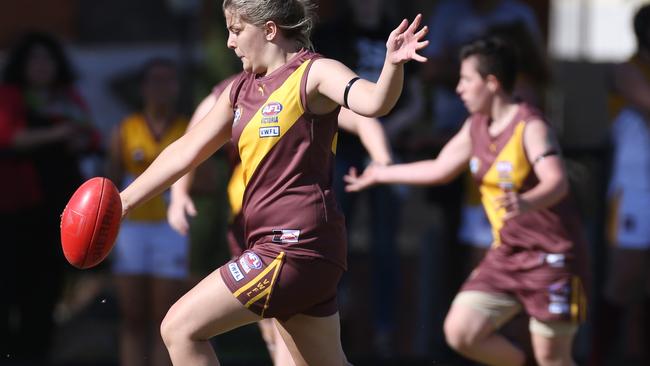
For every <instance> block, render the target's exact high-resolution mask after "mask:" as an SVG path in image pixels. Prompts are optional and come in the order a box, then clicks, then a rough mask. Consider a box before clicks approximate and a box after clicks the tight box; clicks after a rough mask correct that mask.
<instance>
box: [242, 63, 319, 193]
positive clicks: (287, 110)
mask: <svg viewBox="0 0 650 366" xmlns="http://www.w3.org/2000/svg"><path fill="white" fill-rule="evenodd" d="M310 61H311V60H307V61H305V62H304V63H303V64H302V65H300V67H298V69H296V71H294V72H293V73H292V74H291V75H289V77H288V78H287V80H285V81H284V83H283V84H282V86H280V87H279V88H278V89H277V90H275V91H274V92H273V93H271V95H270V96H269V98H268V99H267V100H266V102H264V103H263V104H262V106H261V107H260V109H259V110H258V111H257V113H255V115H254V116H253V118H252V119H251V120H250V121H249V122H248V124H247V125H246V126H245V127H244V130H243V131H242V134H241V137H240V138H239V146H238V147H239V156H240V157H241V161H242V170H243V178H244V184H245V185H248V182H249V181H250V179H251V177H252V176H253V174H254V173H255V170H256V169H257V167H258V165H259V164H260V162H261V161H262V159H264V157H265V156H266V154H268V152H269V151H271V149H272V148H273V147H274V146H275V144H277V143H278V141H280V139H281V138H282V137H283V136H284V134H285V133H287V131H288V130H289V129H290V128H291V127H292V126H293V125H294V124H295V123H296V121H297V120H298V119H299V118H300V117H301V116H302V115H303V113H304V112H305V111H304V109H303V106H302V102H301V100H300V82H301V80H302V76H303V74H304V73H305V70H306V69H307V65H308V64H309V62H310ZM269 103H278V104H280V105H281V110H280V111H279V113H277V114H276V115H274V116H273V117H277V121H275V122H272V121H268V120H263V117H264V115H263V111H264V107H265V106H267V105H269Z"/></svg>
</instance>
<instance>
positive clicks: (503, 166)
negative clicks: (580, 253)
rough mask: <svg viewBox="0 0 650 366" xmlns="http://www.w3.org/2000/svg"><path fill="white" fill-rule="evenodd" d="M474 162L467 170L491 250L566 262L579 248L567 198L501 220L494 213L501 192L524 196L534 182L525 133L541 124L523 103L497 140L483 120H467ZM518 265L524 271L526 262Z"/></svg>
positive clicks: (575, 215) (575, 222)
mask: <svg viewBox="0 0 650 366" xmlns="http://www.w3.org/2000/svg"><path fill="white" fill-rule="evenodd" d="M470 119H471V122H470V123H471V126H470V136H471V139H472V158H471V160H470V170H471V171H472V175H473V176H474V179H475V180H476V181H477V183H478V185H479V188H480V192H481V200H482V202H483V206H484V207H485V211H486V213H487V215H488V218H489V220H490V224H491V225H492V234H493V237H494V243H493V248H494V247H500V248H499V249H500V250H501V251H505V252H504V253H519V252H522V251H526V252H529V253H540V252H542V253H564V254H565V255H567V256H568V258H572V257H574V256H575V255H576V254H577V253H575V252H574V249H575V247H576V246H577V245H582V239H581V234H580V232H579V230H580V227H581V225H580V223H579V218H578V213H577V211H576V208H575V207H574V206H573V205H572V204H570V199H569V197H566V198H564V199H563V200H562V201H561V202H559V203H557V204H555V205H554V206H551V207H548V208H544V209H539V210H534V211H531V212H527V213H524V214H521V215H519V216H517V217H515V218H512V219H509V220H507V221H504V220H503V217H504V215H505V210H504V209H501V210H498V209H497V208H496V206H495V204H494V199H495V198H496V197H498V196H500V195H502V194H503V193H504V190H508V189H510V190H514V191H516V192H518V193H520V194H521V193H524V192H526V191H528V190H530V189H531V188H533V187H534V186H535V185H537V183H538V179H537V176H536V175H535V172H534V170H533V167H532V164H531V162H530V161H528V158H527V156H526V152H525V150H524V140H523V135H524V129H525V127H526V124H527V123H528V122H529V121H531V120H533V119H540V120H543V119H542V118H541V117H540V115H539V114H538V112H537V111H535V110H534V109H533V108H532V107H530V106H529V105H527V104H525V103H521V104H520V106H519V111H518V112H517V114H516V116H515V117H514V120H513V121H512V122H511V123H510V124H509V125H508V127H506V129H505V130H504V131H502V132H501V133H500V134H499V135H497V136H494V137H493V136H490V134H489V132H488V125H489V120H488V118H487V117H486V116H482V115H473V116H471V117H470ZM520 259H521V260H522V261H523V262H527V261H528V260H532V261H537V260H538V259H539V258H538V255H537V254H533V255H532V256H522V257H521V258H520ZM523 262H522V263H518V264H520V265H523V266H525V265H526V264H525V263H523Z"/></svg>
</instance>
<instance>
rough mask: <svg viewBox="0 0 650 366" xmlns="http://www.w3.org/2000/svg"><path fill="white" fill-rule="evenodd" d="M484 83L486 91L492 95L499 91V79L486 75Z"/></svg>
mask: <svg viewBox="0 0 650 366" xmlns="http://www.w3.org/2000/svg"><path fill="white" fill-rule="evenodd" d="M485 83H486V85H487V87H488V89H489V90H490V91H491V92H492V93H496V91H497V90H499V88H500V87H501V82H500V81H499V79H497V78H496V76H494V75H492V74H490V75H488V76H487V77H486V78H485Z"/></svg>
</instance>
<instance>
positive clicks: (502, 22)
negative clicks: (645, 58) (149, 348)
mask: <svg viewBox="0 0 650 366" xmlns="http://www.w3.org/2000/svg"><path fill="white" fill-rule="evenodd" d="M454 2H456V0H451V1H447V0H438V1H434V0H430V1H425V0H410V1H397V0H367V1H362V0H321V1H317V3H318V6H319V8H318V13H319V21H318V23H317V27H316V29H315V30H314V33H313V40H314V44H315V48H316V51H318V52H321V53H323V54H324V55H325V56H328V57H332V58H336V59H339V60H341V61H343V62H344V63H346V64H347V65H348V66H349V67H351V68H352V69H354V70H355V71H356V72H357V73H359V74H360V75H362V76H363V77H366V78H368V79H372V78H373V77H376V75H378V71H380V69H381V65H382V63H383V54H382V52H384V48H385V40H386V38H387V35H388V33H389V32H390V31H391V30H392V29H393V28H394V27H395V26H396V25H397V24H398V23H399V21H400V20H401V19H402V18H405V17H408V18H411V19H412V18H413V16H414V15H415V14H417V13H422V14H423V15H424V20H425V22H426V23H427V24H430V27H431V34H430V37H431V38H430V40H431V45H430V46H429V49H428V50H426V51H425V52H424V53H425V55H428V56H429V62H428V63H427V64H422V65H411V64H409V65H408V67H407V69H406V82H405V88H404V92H403V97H402V99H401V100H400V102H399V104H398V106H397V107H396V109H395V110H394V111H393V112H392V113H391V114H390V115H389V116H387V117H386V118H384V119H383V120H382V122H383V123H384V127H385V128H386V131H387V134H388V137H389V139H390V142H391V145H392V148H393V152H394V154H395V158H396V160H398V161H412V160H418V159H423V158H431V157H435V155H436V154H437V153H438V151H439V149H440V147H441V146H442V144H444V142H445V141H446V140H447V139H448V138H449V137H450V136H451V135H452V134H453V133H454V132H455V131H456V130H457V128H458V127H459V126H460V123H461V122H462V120H463V113H464V111H463V110H459V109H458V106H457V105H455V104H454V103H455V102H454V101H453V100H452V99H453V86H454V85H455V82H456V80H457V74H458V67H457V66H458V64H457V60H455V58H456V54H457V51H458V49H459V46H460V44H462V43H463V42H466V41H468V40H469V39H471V38H470V37H475V36H477V35H478V34H481V33H485V32H488V31H489V32H496V33H500V34H504V35H508V36H510V37H512V38H513V40H514V41H515V42H516V43H517V44H518V45H519V46H520V56H521V57H522V59H523V60H524V62H525V64H524V65H525V66H524V70H523V71H522V73H523V74H524V75H523V79H522V80H524V83H525V85H526V86H527V87H525V88H523V89H522V90H523V91H522V93H524V94H522V97H523V98H524V99H526V98H529V99H527V100H530V101H532V102H533V103H535V104H536V105H537V106H538V107H539V108H540V109H542V110H543V111H544V112H545V113H546V115H547V116H548V118H549V121H550V122H551V124H552V125H553V126H554V127H555V129H556V132H557V134H558V136H559V138H560V141H561V144H562V147H563V151H564V156H565V158H566V160H567V165H568V168H569V172H570V176H571V181H572V184H573V190H574V192H575V193H576V194H577V198H578V201H579V204H580V207H581V212H582V215H583V222H584V225H585V227H584V231H585V233H587V235H588V238H589V245H590V252H591V255H592V257H591V259H592V261H591V268H592V273H593V275H594V279H595V281H594V285H593V288H592V289H591V290H592V291H591V297H592V298H591V299H590V304H591V312H590V317H589V320H588V322H587V323H586V324H585V326H583V327H582V329H581V330H580V333H579V335H578V338H577V341H576V344H575V350H574V352H575V357H576V360H577V361H578V362H579V364H586V360H587V359H588V355H589V354H590V352H592V342H591V339H592V329H593V323H594V319H595V318H596V317H598V316H599V303H600V302H599V300H600V293H601V292H602V286H603V282H604V277H605V273H606V270H607V246H608V240H606V230H605V227H606V225H605V223H606V217H607V215H606V212H607V204H606V202H607V200H606V198H607V184H608V180H609V171H610V164H609V162H610V160H611V154H612V147H611V139H610V134H611V133H610V122H611V120H612V117H611V116H612V113H611V110H609V109H608V108H609V107H608V96H609V94H610V93H611V90H612V88H611V80H610V79H611V72H610V70H611V66H612V65H613V64H616V63H619V62H623V61H625V60H627V59H629V58H630V57H631V56H632V55H633V54H634V53H635V51H636V48H637V44H636V41H635V37H634V32H633V28H632V17H633V15H634V13H635V11H636V10H637V9H638V8H639V7H640V6H641V5H643V4H644V3H646V2H645V1H640V0H521V1H514V0H503V1H492V0H489V1H488V0H485V1H470V0H467V1H460V0H459V1H458V3H467V8H463V9H461V10H458V9H455V8H454V6H450V3H454ZM30 32H42V33H45V34H47V35H49V36H51V37H53V38H54V39H55V40H57V41H58V42H60V43H61V45H62V46H63V51H64V52H65V54H66V55H67V59H68V60H69V62H70V65H71V70H72V71H73V74H74V75H75V76H76V78H74V79H73V80H74V81H73V82H71V84H69V86H68V88H70V90H74V93H72V95H73V98H72V100H73V101H74V102H75V103H76V104H77V105H78V106H80V107H79V108H80V110H82V111H83V118H80V120H83V123H87V124H88V125H89V127H88V130H89V132H87V134H86V135H84V136H85V138H84V139H80V140H79V141H81V142H79V141H77V142H79V144H81V145H83V148H78V149H76V150H75V154H74V156H72V155H71V156H69V157H66V156H62V157H60V159H67V158H69V159H72V160H69V161H72V162H73V164H75V165H76V166H78V168H79V170H78V172H79V174H80V176H81V178H82V179H86V178H89V177H92V176H97V175H106V172H105V170H104V167H105V163H106V159H107V151H108V148H109V140H110V134H111V131H112V130H113V129H114V128H115V127H116V126H117V125H118V123H119V122H120V121H121V120H123V119H124V118H125V117H126V116H127V115H129V114H130V113H131V112H132V111H134V110H136V109H137V108H140V101H139V93H140V91H141V90H140V88H139V84H138V83H139V80H140V79H139V77H140V72H141V69H142V67H143V65H144V64H145V63H146V62H147V61H149V60H151V59H153V58H165V59H170V60H173V62H174V63H175V64H176V66H177V71H178V73H177V76H178V83H179V90H180V91H179V93H178V101H177V104H178V105H177V106H176V107H177V110H178V113H179V114H183V115H185V116H187V117H189V116H190V115H191V114H192V112H193V110H194V108H195V107H196V106H197V104H198V103H199V102H200V101H201V99H203V98H204V97H205V96H206V95H208V94H209V93H210V91H211V90H212V88H213V87H214V85H216V84H217V83H218V82H219V81H221V80H223V79H225V78H226V77H228V76H230V75H231V74H233V73H235V72H237V71H238V70H240V65H239V61H238V60H237V59H236V58H235V57H233V52H232V51H231V50H228V49H227V48H226V46H225V43H226V37H227V33H226V29H225V24H224V19H223V15H222V13H221V4H220V3H219V2H217V1H213V0H210V1H208V0H138V1H129V0H110V1H108V0H95V1H82V0H57V1H47V0H22V1H4V2H3V3H2V11H1V12H0V64H1V65H3V66H2V67H3V70H4V72H3V75H4V77H5V79H3V81H4V82H6V81H7V75H8V73H7V71H6V68H7V65H8V63H9V59H10V55H11V53H12V49H15V48H14V47H15V46H16V45H17V44H18V43H20V42H21V40H24V36H25V35H26V34H29V33H30ZM3 95H4V94H3ZM4 98H5V100H4V101H0V103H1V102H7V101H10V100H11V99H10V98H9V97H8V96H6V95H5V96H4ZM7 103H8V102H7ZM73 104H74V103H73ZM461 107H462V105H461ZM2 118H5V117H4V115H3V116H0V124H1V123H2V121H4V120H3V119H2ZM90 130H92V131H90ZM5 133H6V131H4V130H0V137H2V138H4V137H3V136H4V135H2V134H5ZM0 142H2V145H1V147H0V158H1V159H5V160H6V161H9V160H7V159H13V160H11V162H9V163H7V162H5V163H2V164H3V165H1V168H2V169H4V171H3V173H2V175H3V178H2V179H3V180H5V177H7V176H10V175H17V172H19V170H20V169H21V168H20V167H19V165H17V164H14V163H15V160H16V159H15V154H14V153H13V152H12V151H10V150H11V149H9V148H7V144H6V143H5V142H4V141H0ZM75 143H76V142H75ZM50 158H51V159H53V157H52V156H51V155H50ZM211 160H213V161H212V163H211V164H213V165H214V167H216V173H215V174H212V175H211V176H210V177H209V180H208V182H209V183H208V185H212V189H209V190H208V192H209V194H208V200H213V201H214V202H216V205H217V206H219V207H220V206H221V205H223V208H222V209H216V210H215V211H214V214H213V215H210V216H209V217H208V218H207V219H204V220H208V221H210V220H212V221H211V222H214V225H215V226H217V227H219V228H221V229H219V230H216V231H213V232H210V233H209V234H206V233H205V232H204V233H194V235H191V240H194V241H202V243H201V244H200V245H208V246H213V247H214V248H217V249H215V250H214V251H212V252H211V253H212V254H211V256H212V257H210V260H209V261H208V262H207V264H205V265H204V268H202V269H201V270H197V272H196V274H198V275H201V273H204V272H205V271H207V270H211V269H216V268H217V267H218V266H220V265H221V264H222V263H224V262H225V261H226V260H227V259H228V254H227V247H226V239H225V230H224V229H223V228H224V227H225V222H226V220H227V214H226V213H225V212H226V210H227V208H226V206H227V205H226V192H225V186H226V179H227V173H225V170H226V169H227V168H226V165H227V163H226V162H225V160H226V157H225V156H224V155H220V154H217V155H216V156H215V157H214V158H212V159H211ZM339 162H340V166H337V168H338V172H339V176H340V174H341V172H343V171H345V170H346V169H347V167H348V166H360V165H363V164H365V163H367V162H368V160H367V156H366V155H365V153H364V152H363V150H362V149H361V148H360V143H359V141H358V139H357V138H356V137H354V136H347V135H344V134H343V136H342V137H341V142H340V144H339V151H338V152H337V165H339ZM12 164H13V165H12ZM48 164H49V163H48ZM20 171H21V172H22V170H20ZM21 174H22V173H21ZM18 176H20V175H18ZM27 176H28V175H27ZM60 178H61V175H60V174H56V172H55V173H54V174H51V175H50V176H49V178H48V179H49V180H47V181H46V182H45V185H51V184H53V185H56V184H55V182H56V181H57V180H58V179H60ZM339 178H340V177H339ZM21 179H23V178H21ZM24 179H26V178H24ZM61 179H62V178H61ZM22 182H25V181H22ZM18 185H20V186H21V187H22V188H24V187H25V186H26V183H24V184H20V182H19V183H18ZM73 187H76V186H74V185H73ZM62 189H63V191H62V192H69V191H70V188H68V190H67V191H65V188H62ZM467 192H468V191H467V190H466V188H465V183H464V178H460V179H458V180H457V181H454V182H452V183H451V184H449V185H448V186H444V187H438V188H426V187H424V188H420V187H400V186H395V187H388V188H386V190H385V191H383V192H379V194H377V192H375V193H374V194H373V193H368V194H360V195H355V196H348V195H345V194H341V195H340V196H339V199H340V200H341V205H342V206H343V207H344V209H345V211H346V214H347V218H348V226H349V234H350V242H349V247H350V249H349V270H348V272H347V274H346V276H345V278H344V280H343V281H342V284H341V290H340V295H339V304H340V309H341V319H342V339H343V346H344V349H345V350H346V352H347V354H348V358H349V359H350V361H351V362H353V363H354V364H356V365H418V364H422V365H424V364H426V365H432V364H436V365H471V364H472V363H470V362H468V361H467V360H464V359H462V358H461V357H460V356H458V355H456V354H454V353H453V352H452V351H451V350H450V349H449V348H448V347H447V346H446V344H445V341H444V336H443V334H442V321H443V319H444V316H445V314H446V311H447V309H448V307H449V304H450V302H451V300H452V298H453V296H454V294H455V292H456V290H457V289H458V287H459V286H460V284H461V283H462V281H463V280H464V278H465V276H466V275H467V273H468V271H469V269H470V268H471V264H473V263H475V262H472V261H473V260H475V257H473V255H474V254H473V252H472V248H474V247H473V246H472V245H464V244H467V243H463V242H465V241H466V240H465V239H464V238H463V237H462V236H461V235H459V232H460V231H461V229H460V227H461V226H462V224H463V222H462V220H463V219H462V217H463V216H462V212H461V208H462V207H463V205H464V203H463V202H465V201H466V200H467V195H468V194H469V193H467ZM24 194H25V196H24V197H31V196H30V195H29V193H24ZM61 194H63V193H61ZM66 194H69V193H66ZM21 197H22V196H21ZM0 200H2V201H4V204H3V205H2V206H0V208H2V209H3V210H4V211H3V212H2V219H3V220H4V221H5V223H3V225H4V226H3V230H5V229H6V230H13V231H15V232H18V231H21V233H20V235H18V234H15V235H9V238H7V240H2V242H3V248H10V247H19V246H22V247H21V248H19V249H8V250H10V251H11V252H12V253H14V252H21V253H22V254H20V253H18V254H15V253H14V254H15V255H16V256H15V257H11V256H7V259H5V260H3V266H5V267H6V268H9V267H11V268H12V270H11V271H10V270H9V269H7V273H3V274H4V275H3V276H2V278H1V281H3V282H5V283H4V284H3V291H2V292H1V293H0V297H1V298H2V300H1V301H2V303H3V311H4V312H3V314H2V316H3V317H4V319H3V320H2V321H3V325H4V326H5V327H7V328H10V329H14V331H16V332H18V333H20V329H23V327H27V325H25V324H28V323H30V319H38V321H37V322H36V324H32V326H31V328H24V329H23V330H26V329H28V331H27V333H28V334H23V335H24V336H25V338H24V339H26V340H28V341H26V340H22V341H19V342H18V343H20V344H17V342H15V339H14V341H10V340H8V339H5V338H3V339H2V340H0V342H6V343H5V344H0V348H1V349H2V354H0V364H3V365H4V364H6V365H69V366H73V365H79V366H81V365H118V364H119V360H118V354H119V352H118V348H119V329H118V328H119V324H120V321H121V319H120V315H119V314H120V313H119V310H118V309H119V304H118V303H117V301H118V300H117V296H116V291H115V284H114V281H113V274H112V272H111V264H110V263H111V258H110V257H109V258H108V259H107V260H106V261H105V262H104V263H102V264H101V265H100V266H98V267H95V268H93V269H89V270H83V271H81V270H77V269H74V268H72V267H71V266H69V265H68V264H67V263H65V262H64V259H63V256H62V255H61V252H60V249H59V248H60V246H59V242H58V239H57V238H56V237H50V238H48V239H42V240H45V241H46V243H47V246H49V248H50V250H49V251H48V250H41V248H30V247H25V246H27V245H29V244H28V243H23V242H22V241H21V240H22V239H21V238H19V236H21V235H24V233H25V232H34V231H36V232H37V231H40V230H41V229H40V228H39V222H41V221H38V220H37V221H34V219H30V220H31V222H32V224H31V225H26V226H25V225H23V226H19V225H18V224H17V223H16V221H12V220H15V218H16V217H18V216H17V215H19V214H20V215H24V216H25V217H28V216H26V215H31V214H32V213H31V212H30V211H29V210H27V209H24V206H25V205H23V204H22V203H24V202H22V203H21V202H20V200H17V199H16V196H15V195H13V194H8V193H7V191H6V190H3V191H0ZM14 201H17V202H14ZM10 202H11V204H10ZM52 202H53V203H52V205H55V206H52V207H51V210H50V211H45V212H46V214H47V215H49V216H48V217H49V220H50V221H51V220H52V218H55V219H56V220H58V216H57V215H58V214H57V213H56V212H57V211H56V210H57V209H58V210H59V212H60V210H62V209H63V205H58V206H56V204H55V203H54V202H56V201H52ZM64 202H65V201H64ZM41 214H42V213H41ZM29 217H39V216H29ZM39 218H40V217H39ZM43 220H48V219H47V218H44V219H43ZM56 220H55V223H54V225H57V224H58V222H56ZM23 224H24V223H23ZM200 226H201V224H197V228H196V229H195V231H199V230H205V229H204V228H199V227H200ZM203 226H205V225H203ZM54 229H56V227H54ZM648 241H649V242H650V238H649V239H648ZM52 248H54V249H52ZM21 255H22V256H21ZM12 258H22V259H21V260H16V259H12ZM201 271H203V272H201ZM190 284H191V282H190V279H188V282H187V286H190ZM42 292H48V293H49V295H47V296H43V297H38V296H34V297H29V296H28V295H30V294H33V293H42ZM25 293H28V294H27V295H25ZM25 296H26V297H25ZM18 298H27V299H28V300H26V301H27V302H28V303H30V304H31V306H27V307H22V308H20V307H19V305H20V304H19V303H20V301H17V299H18ZM18 309H20V310H18ZM32 312H33V313H32ZM37 313H38V314H40V315H38V316H36V315H34V314H37ZM43 314H44V315H43ZM633 319H637V318H633ZM34 321H36V320H34ZM50 323H51V326H50V325H48V324H50ZM637 323H638V322H637ZM638 324H641V323H638ZM638 324H637V325H638ZM620 327H621V329H623V332H622V336H621V338H620V339H621V341H619V343H617V345H616V346H615V347H614V349H613V350H612V351H611V353H610V355H609V356H607V357H608V359H610V360H614V361H612V362H614V363H612V364H617V365H622V364H623V363H619V362H618V361H620V360H623V359H634V360H640V359H642V357H644V356H642V355H641V354H642V353H643V349H644V348H646V346H647V344H648V338H645V341H644V338H643V335H642V334H643V327H641V329H640V330H639V329H638V326H637V327H635V326H634V320H631V321H628V322H627V323H625V322H624V323H622V325H621V326H620ZM646 330H648V329H646ZM23 333H24V332H23ZM21 342H22V343H21ZM25 342H28V344H25ZM214 345H215V347H216V348H217V349H218V351H219V354H220V357H221V359H222V360H223V361H222V362H223V364H225V365H268V364H270V361H269V358H268V356H267V354H266V350H265V347H264V343H263V341H262V340H261V338H260V337H259V331H258V329H257V328H256V327H254V326H249V327H244V328H242V329H239V330H236V331H233V332H231V333H229V334H227V335H223V336H218V337H216V338H215V340H214ZM32 350H33V351H32ZM142 357H143V358H145V359H146V358H148V357H149V355H146V354H145V355H142ZM631 362H632V361H631ZM635 362H636V361H635ZM639 362H640V361H639ZM630 364H636V363H630ZM638 364H642V363H638ZM645 364H646V365H647V364H648V363H645Z"/></svg>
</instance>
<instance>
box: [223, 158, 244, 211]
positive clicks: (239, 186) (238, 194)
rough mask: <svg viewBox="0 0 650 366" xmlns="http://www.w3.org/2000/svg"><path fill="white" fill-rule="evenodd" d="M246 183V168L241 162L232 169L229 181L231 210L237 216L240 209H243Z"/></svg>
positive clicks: (228, 189) (228, 190)
mask: <svg viewBox="0 0 650 366" xmlns="http://www.w3.org/2000/svg"><path fill="white" fill-rule="evenodd" d="M245 188H246V185H245V184H244V169H243V168H242V165H241V164H237V166H236V167H235V168H234V169H233V170H232V174H231V175H230V180H229V181H228V188H227V192H228V202H229V203H230V212H231V213H232V216H233V217H234V216H237V214H239V211H241V206H242V201H243V199H244V190H245Z"/></svg>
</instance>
